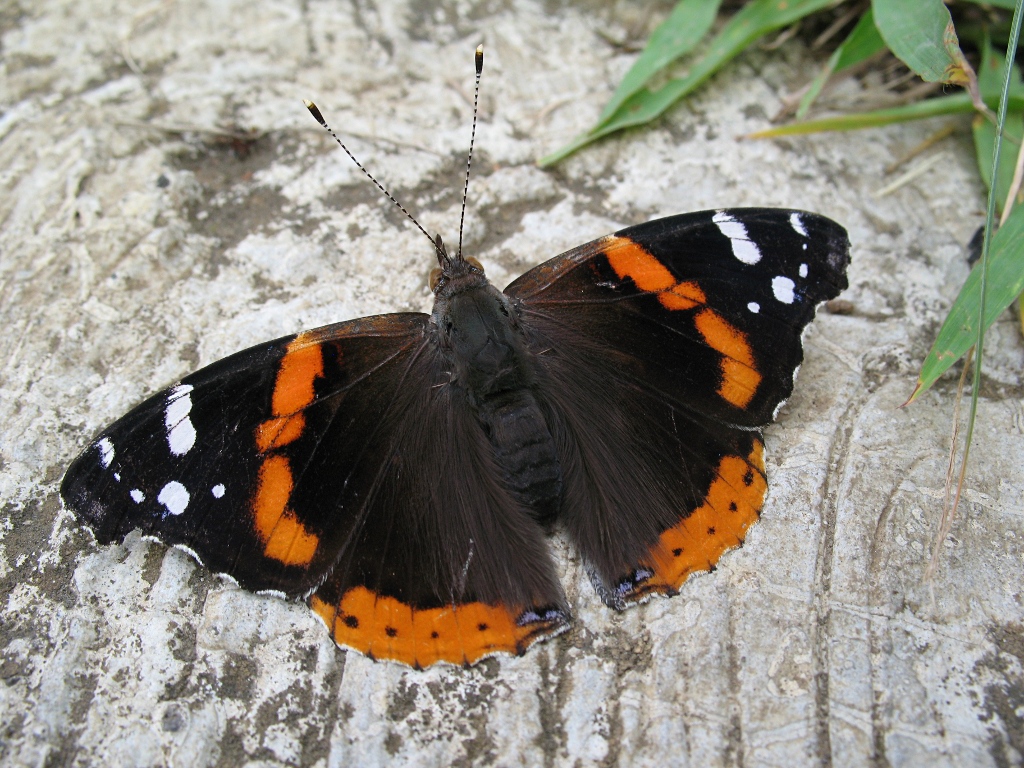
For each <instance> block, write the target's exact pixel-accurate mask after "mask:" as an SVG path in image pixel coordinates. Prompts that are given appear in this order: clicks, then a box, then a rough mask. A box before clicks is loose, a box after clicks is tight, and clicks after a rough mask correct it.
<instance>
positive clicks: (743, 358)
mask: <svg viewBox="0 0 1024 768" xmlns="http://www.w3.org/2000/svg"><path fill="white" fill-rule="evenodd" d="M693 322H694V325H696V326H697V332H698V333H700V335H701V336H703V337H704V340H705V341H706V342H707V343H708V346H709V347H711V348H712V349H713V350H715V351H716V352H718V353H719V354H721V355H722V361H721V362H720V363H719V366H720V369H721V372H722V383H721V384H720V385H719V387H718V394H719V395H721V396H722V398H723V399H724V400H726V401H728V402H730V403H732V404H733V405H735V406H736V407H737V408H745V407H746V406H747V404H748V403H749V402H750V401H751V400H753V398H754V395H755V394H757V388H758V387H759V386H760V384H761V374H760V373H759V372H758V370H757V366H756V363H755V362H754V355H753V352H752V351H751V349H750V343H749V342H748V341H747V337H746V334H744V333H743V331H741V330H740V329H739V328H737V327H736V326H734V325H732V324H731V323H730V322H729V321H728V320H726V319H725V318H724V317H722V316H721V315H720V314H718V313H717V312H715V311H714V310H711V309H703V310H701V311H700V312H698V313H697V315H696V316H695V317H694V318H693Z"/></svg>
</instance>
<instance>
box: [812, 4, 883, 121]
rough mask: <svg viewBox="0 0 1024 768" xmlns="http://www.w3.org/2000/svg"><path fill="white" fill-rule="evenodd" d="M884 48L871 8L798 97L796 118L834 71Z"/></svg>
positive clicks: (819, 91)
mask: <svg viewBox="0 0 1024 768" xmlns="http://www.w3.org/2000/svg"><path fill="white" fill-rule="evenodd" d="M884 49H885V41H884V40H882V36H881V35H880V34H878V27H876V26H875V15H874V14H873V13H872V12H871V9H870V8H868V10H867V11H866V12H865V13H864V15H863V16H861V17H860V21H858V22H857V26H855V27H854V28H853V29H852V30H851V32H850V34H849V35H847V37H846V39H845V40H844V41H843V43H842V45H840V46H839V47H838V48H836V50H835V53H833V54H832V56H831V58H829V60H828V63H827V64H826V65H825V67H824V68H823V69H822V70H821V72H820V73H819V74H818V76H817V77H816V78H814V80H813V81H812V82H811V84H810V86H809V87H808V88H807V93H805V94H804V96H803V98H802V99H800V106H799V107H798V108H797V110H796V116H797V119H798V120H799V119H803V117H804V116H805V115H806V114H807V110H809V109H810V108H811V104H812V103H814V100H815V99H816V98H818V94H820V93H821V89H822V88H824V87H825V83H826V82H828V79H829V78H830V77H831V76H832V75H833V74H834V73H836V72H842V71H843V70H844V69H846V68H847V67H852V66H853V65H855V64H860V63H861V62H862V61H864V60H865V59H870V58H871V57H872V56H874V55H875V54H876V53H878V52H879V51H881V50H884Z"/></svg>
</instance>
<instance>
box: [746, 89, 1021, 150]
mask: <svg viewBox="0 0 1024 768" xmlns="http://www.w3.org/2000/svg"><path fill="white" fill-rule="evenodd" d="M1020 106H1021V107H1024V99H1021V100H1020ZM973 111H974V106H973V105H972V104H971V97H970V96H968V95H967V94H966V93H955V94H953V95H951V96H939V97H938V98H934V99H925V100H924V101H915V102H912V103H910V104H904V105H902V106H899V107H889V108H887V109H876V110H872V111H870V112H855V113H853V114H849V115H832V116H829V117H823V118H820V119H818V120H807V121H805V122H802V123H789V124H787V125H777V126H775V127H774V128H767V129H765V130H763V131H757V132H756V133H751V134H748V135H747V136H745V137H744V138H748V139H771V138H775V137H777V136H799V135H802V134H807V133H821V132H824V131H854V130H859V129H861V128H876V127H878V126H880V125H891V124H892V123H905V122H907V121H909V120H923V119H925V118H926V117H939V116H941V115H962V114H967V113H970V112H973Z"/></svg>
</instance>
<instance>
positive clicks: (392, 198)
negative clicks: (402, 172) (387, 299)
mask: <svg viewBox="0 0 1024 768" xmlns="http://www.w3.org/2000/svg"><path fill="white" fill-rule="evenodd" d="M478 68H479V67H478ZM479 79H480V76H479V74H478V75H477V81H478V82H479ZM302 103H303V104H305V105H306V109H308V110H309V114H311V115H312V116H313V119H315V120H316V121H317V122H318V123H320V125H322V126H323V127H324V128H325V129H326V130H327V132H328V133H329V134H331V136H332V137H333V138H334V140H335V141H336V142H338V146H340V147H341V148H342V149H344V150H345V154H346V155H348V156H349V158H350V159H351V160H352V162H353V163H355V164H356V167H358V168H359V170H360V171H362V172H363V173H365V174H366V178H368V179H369V180H370V181H372V182H373V183H374V184H376V185H377V189H379V190H380V191H381V192H383V193H384V194H385V195H386V196H387V198H388V200H390V201H391V202H392V203H394V204H395V205H396V206H398V210H400V211H401V212H402V213H404V214H405V215H406V216H408V217H409V221H411V222H412V223H413V224H415V225H416V228H417V229H418V230H419V231H420V232H422V233H423V234H424V235H426V237H427V240H429V241H430V244H431V245H433V246H434V249H435V250H437V254H438V257H439V258H440V257H441V256H442V254H443V251H442V249H440V248H439V247H438V242H436V241H435V240H434V238H433V237H431V236H430V234H429V233H428V232H427V230H425V229H424V228H423V227H422V226H420V223H419V222H418V221H416V217H415V216H413V215H412V214H411V213H409V212H408V211H407V210H405V206H403V205H402V204H401V203H400V202H398V201H397V200H395V196H394V195H392V194H391V193H390V192H388V191H387V190H386V189H384V186H383V185H382V184H381V183H380V182H379V181H377V180H376V179H375V178H373V174H371V173H370V172H369V171H368V170H366V169H365V168H364V167H363V164H362V163H360V162H359V161H358V160H356V156H355V155H353V154H352V153H351V152H350V151H349V149H348V147H346V146H345V142H343V141H342V140H341V139H339V138H338V134H336V133H335V132H334V129H333V128H331V126H329V125H328V124H327V121H326V120H324V116H323V115H321V114H320V110H319V109H318V108H317V106H316V104H314V103H313V102H312V101H310V100H309V99H303V100H302ZM463 205H465V204H463Z"/></svg>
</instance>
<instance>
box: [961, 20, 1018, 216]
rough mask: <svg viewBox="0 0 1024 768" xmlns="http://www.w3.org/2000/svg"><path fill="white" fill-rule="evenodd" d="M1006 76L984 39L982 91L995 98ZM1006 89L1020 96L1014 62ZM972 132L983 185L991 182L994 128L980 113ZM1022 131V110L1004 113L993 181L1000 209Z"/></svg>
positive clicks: (1008, 183)
mask: <svg viewBox="0 0 1024 768" xmlns="http://www.w3.org/2000/svg"><path fill="white" fill-rule="evenodd" d="M1005 80H1006V69H1005V59H1004V58H1003V57H1001V56H996V51H995V50H994V49H993V48H992V45H991V43H990V41H989V40H988V39H986V40H985V41H984V44H983V45H982V49H981V66H980V67H979V70H978V85H979V87H980V89H981V93H982V95H985V96H991V97H993V98H996V99H997V98H999V91H1000V90H1001V89H1002V86H1003V82H1004V81H1005ZM1009 85H1010V93H1011V94H1013V95H1016V96H1017V97H1021V96H1024V85H1022V83H1021V76H1020V70H1019V69H1018V68H1017V67H1016V66H1015V67H1013V69H1012V70H1011V71H1010V81H1009ZM971 130H972V131H973V133H974V150H975V152H976V154H977V158H978V171H979V172H980V173H981V178H982V180H983V181H984V182H985V186H988V187H991V186H992V155H993V152H994V150H995V141H996V128H995V126H994V125H992V123H991V122H989V121H988V120H986V119H985V118H984V117H982V116H981V115H978V116H977V117H975V118H974V122H973V123H972V125H971ZM1022 135H1024V114H1021V112H1020V111H1014V112H1010V113H1008V114H1007V115H1006V125H1005V126H1004V128H1003V138H1004V143H1003V145H1002V146H1001V147H1000V149H999V179H998V181H997V183H996V189H995V195H996V207H997V208H998V209H999V211H1000V212H1001V211H1002V209H1003V204H1004V203H1005V202H1006V196H1007V195H1008V194H1009V192H1010V185H1011V184H1012V183H1013V174H1014V166H1015V165H1016V162H1017V151H1018V150H1019V149H1020V137H1021V136H1022Z"/></svg>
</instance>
